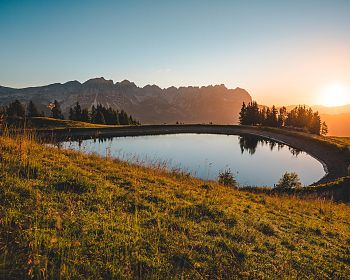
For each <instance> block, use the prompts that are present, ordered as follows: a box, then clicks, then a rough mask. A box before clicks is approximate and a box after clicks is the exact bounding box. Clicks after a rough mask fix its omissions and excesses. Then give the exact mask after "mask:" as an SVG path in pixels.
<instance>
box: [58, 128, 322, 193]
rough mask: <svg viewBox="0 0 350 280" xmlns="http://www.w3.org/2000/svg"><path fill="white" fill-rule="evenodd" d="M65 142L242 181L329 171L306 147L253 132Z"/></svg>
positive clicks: (307, 179)
mask: <svg viewBox="0 0 350 280" xmlns="http://www.w3.org/2000/svg"><path fill="white" fill-rule="evenodd" d="M61 145H62V146H63V147H64V148H71V149H75V150H80V151H84V152H87V153H97V154H99V155H102V156H106V155H108V156H110V157H115V158H119V159H123V160H127V161H130V162H134V163H141V164H144V165H166V166H167V168H169V169H181V170H184V171H186V172H189V173H191V174H192V175H193V176H195V177H199V178H202V179H214V180H215V179H217V176H218V174H219V172H221V171H223V170H226V169H230V170H231V172H232V173H233V174H234V175H235V176H236V179H237V181H238V183H239V184H240V185H241V186H273V185H274V184H276V183H277V181H278V179H279V178H280V177H281V176H282V175H283V173H285V172H286V171H288V172H296V173H297V174H298V175H299V177H300V179H301V182H302V183H303V184H305V185H308V184H311V183H313V182H315V181H318V180H319V179H321V178H322V177H323V176H324V175H325V171H324V168H323V166H322V164H321V163H320V162H319V161H317V160H316V159H314V158H313V157H311V156H310V155H308V154H307V153H305V152H302V151H299V150H296V149H293V148H291V147H289V146H286V145H283V144H279V143H277V142H274V141H271V140H266V139H263V138H260V137H256V136H250V135H249V136H237V135H218V134H169V135H155V136H136V137H114V138H109V139H89V140H83V141H79V142H63V143H61Z"/></svg>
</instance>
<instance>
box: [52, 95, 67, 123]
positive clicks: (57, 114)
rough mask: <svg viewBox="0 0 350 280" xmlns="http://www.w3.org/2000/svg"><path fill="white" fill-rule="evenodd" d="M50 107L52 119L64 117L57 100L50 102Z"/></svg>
mask: <svg viewBox="0 0 350 280" xmlns="http://www.w3.org/2000/svg"><path fill="white" fill-rule="evenodd" d="M50 108H51V116H52V118H54V119H61V120H63V119H64V116H63V114H62V111H61V107H60V104H59V103H58V101H57V100H55V101H54V102H53V103H52V104H50Z"/></svg>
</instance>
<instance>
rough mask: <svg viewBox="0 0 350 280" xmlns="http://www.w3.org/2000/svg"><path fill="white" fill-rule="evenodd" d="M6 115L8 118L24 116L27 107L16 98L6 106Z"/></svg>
mask: <svg viewBox="0 0 350 280" xmlns="http://www.w3.org/2000/svg"><path fill="white" fill-rule="evenodd" d="M6 116H7V117H8V118H24V117H25V109H24V107H23V105H22V104H21V102H19V101H18V100H15V101H14V102H12V103H10V104H9V105H8V107H7V108H6Z"/></svg>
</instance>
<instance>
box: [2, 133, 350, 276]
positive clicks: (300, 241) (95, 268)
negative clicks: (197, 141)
mask: <svg viewBox="0 0 350 280" xmlns="http://www.w3.org/2000/svg"><path fill="white" fill-rule="evenodd" d="M33 139H34V140H33ZM0 179H1V180H0V201H1V202H2V203H1V205H0V278H3V279H26V278H28V279H33V278H34V279H172V278H174V279H180V278H181V279H185V278H187V279H235V278H236V279H242V278H270V279H272V278H285V279H290V278H320V279H322V278H332V277H333V278H343V279H346V278H347V277H348V276H349V275H350V259H349V255H350V250H349V248H350V216H349V213H350V211H349V210H350V206H349V205H345V204H336V203H333V202H331V201H325V200H317V199H309V200H303V199H300V198H297V197H291V196H268V195H265V194H254V193H249V192H242V191H239V190H236V189H233V188H231V187H225V186H223V185H219V184H217V183H215V182H204V181H202V180H199V179H195V178H192V177H190V176H181V174H180V175H179V174H174V173H171V172H168V171H166V170H163V169H162V168H147V167H142V166H137V165H134V164H129V163H126V162H123V161H120V160H113V159H110V157H108V156H106V157H98V156H96V155H84V154H82V153H79V152H74V151H70V150H60V149H56V148H54V147H48V146H43V145H41V144H40V143H38V142H37V141H35V135H20V134H16V135H14V134H12V132H10V131H8V132H6V133H5V135H3V136H1V137H0Z"/></svg>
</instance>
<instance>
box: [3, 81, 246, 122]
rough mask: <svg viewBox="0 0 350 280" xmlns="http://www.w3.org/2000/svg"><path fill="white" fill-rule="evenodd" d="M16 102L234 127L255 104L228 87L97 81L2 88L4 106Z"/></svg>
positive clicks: (141, 118) (151, 120) (65, 109)
mask: <svg viewBox="0 0 350 280" xmlns="http://www.w3.org/2000/svg"><path fill="white" fill-rule="evenodd" d="M15 99H18V100H20V101H22V102H28V101H29V100H33V101H34V102H35V103H36V104H38V105H39V109H40V110H44V111H46V112H48V111H47V110H48V109H47V108H46V106H47V104H48V103H49V102H52V101H53V100H54V99H56V100H57V101H59V102H60V105H61V108H62V111H63V113H64V114H65V115H66V116H67V114H68V110H69V108H70V107H71V106H73V104H74V103H75V102H76V101H79V103H80V104H81V105H82V107H83V108H85V107H86V108H90V107H91V106H92V105H97V104H98V103H100V104H103V105H105V106H111V107H113V108H114V109H124V110H125V111H127V112H128V113H129V114H131V115H132V116H133V117H135V118H136V119H137V120H140V121H141V122H142V123H149V124H157V123H175V122H177V121H178V122H185V123H208V122H213V123H221V124H232V123H236V122H237V121H238V113H239V111H240V108H241V105H242V103H243V102H249V101H251V96H250V95H249V93H248V92H247V91H246V90H244V89H241V88H236V89H227V88H226V87H225V86H224V85H216V86H207V87H191V86H190V87H179V88H176V87H169V88H166V89H161V88H160V87H158V86H156V85H147V86H145V87H142V88H141V87H138V86H136V85H135V84H134V83H132V82H129V81H127V80H124V81H122V82H117V83H113V81H112V80H105V79H104V78H95V79H91V80H88V81H86V82H85V83H80V82H78V81H70V82H67V83H64V84H60V83H56V84H51V85H47V86H41V87H29V88H23V89H14V88H8V87H0V105H6V104H8V103H10V102H12V101H13V100H15Z"/></svg>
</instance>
